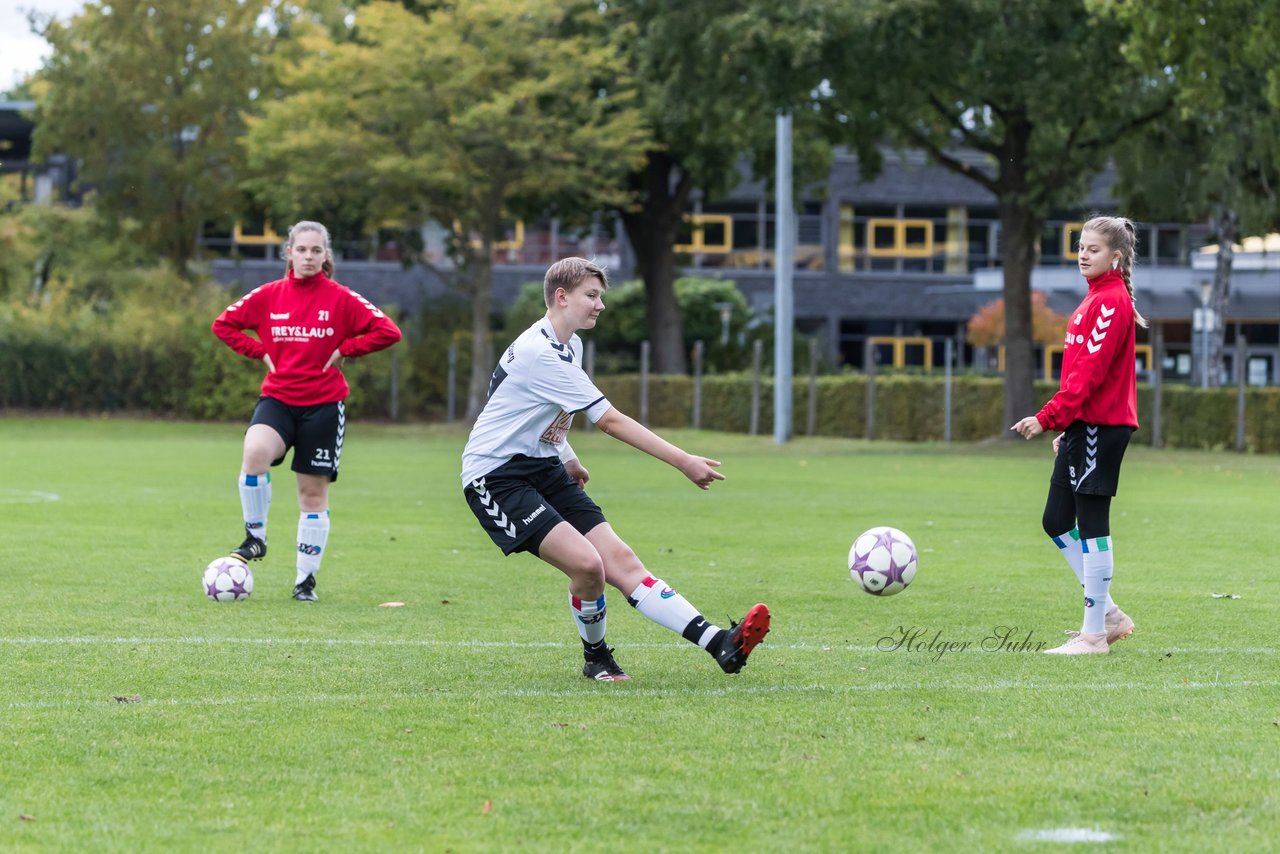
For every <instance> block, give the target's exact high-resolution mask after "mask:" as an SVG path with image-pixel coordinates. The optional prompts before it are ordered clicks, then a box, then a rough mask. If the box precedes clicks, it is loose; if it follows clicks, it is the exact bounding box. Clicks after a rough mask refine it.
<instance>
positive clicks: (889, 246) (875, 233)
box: [867, 219, 933, 258]
mask: <svg viewBox="0 0 1280 854" xmlns="http://www.w3.org/2000/svg"><path fill="white" fill-rule="evenodd" d="M867 232H868V239H867V253H868V254H869V255H871V256H872V257H873V258H875V257H886V256H892V257H897V258H928V257H930V256H931V255H933V222H932V220H927V219H872V220H868V221H867Z"/></svg>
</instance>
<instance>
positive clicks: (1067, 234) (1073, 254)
mask: <svg viewBox="0 0 1280 854" xmlns="http://www.w3.org/2000/svg"><path fill="white" fill-rule="evenodd" d="M1083 229H1084V223H1083V222H1064V223H1063V224H1062V257H1063V258H1066V259H1067V260H1069V261H1074V260H1076V259H1077V258H1079V257H1080V253H1079V252H1077V251H1076V246H1077V242H1078V241H1079V235H1080V232H1081V230H1083ZM1073 235H1074V236H1075V239H1074V240H1073V239H1072V236H1073Z"/></svg>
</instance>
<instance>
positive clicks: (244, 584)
mask: <svg viewBox="0 0 1280 854" xmlns="http://www.w3.org/2000/svg"><path fill="white" fill-rule="evenodd" d="M252 592H253V570H251V569H249V565H248V564H247V563H245V562H244V561H242V560H236V559H235V558H233V557H220V558H218V559H217V560H215V561H214V562H213V563H211V564H209V565H208V566H207V567H206V568H205V571H204V595H206V596H208V597H209V598H210V599H212V600H213V601H215V602H240V601H242V600H244V599H248V598H249V594H250V593H252Z"/></svg>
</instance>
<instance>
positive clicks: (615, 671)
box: [582, 646, 631, 682]
mask: <svg viewBox="0 0 1280 854" xmlns="http://www.w3.org/2000/svg"><path fill="white" fill-rule="evenodd" d="M586 657H587V660H586V662H585V663H584V664H583V665H582V675H583V676H585V677H587V678H588V679H594V680H596V681H597V682H630V681H631V677H630V676H628V675H627V674H625V673H623V672H622V668H621V667H619V666H618V662H616V661H614V660H613V650H612V649H610V648H609V647H607V646H601V647H600V650H599V651H598V652H592V653H586Z"/></svg>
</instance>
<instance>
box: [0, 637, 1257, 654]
mask: <svg viewBox="0 0 1280 854" xmlns="http://www.w3.org/2000/svg"><path fill="white" fill-rule="evenodd" d="M896 640H897V638H895V641H896ZM231 644H242V645H246V646H312V645H314V646H353V647H361V646H372V647H451V648H456V649H468V648H474V649H559V648H563V647H574V648H576V647H577V646H578V644H577V643H576V642H575V643H568V642H565V641H502V640H492V641H487V640H438V639H433V638H243V637H200V636H193V637H84V636H79V637H77V636H69V637H15V638H6V637H0V646H4V645H12V646H160V645H175V646H222V645H231ZM1129 644H1130V642H1128V641H1126V642H1125V646H1124V648H1125V649H1128V648H1129ZM626 648H627V649H681V648H687V649H690V650H691V649H692V647H686V646H685V645H684V644H682V643H680V642H678V641H675V640H673V641H671V642H668V643H628V644H626ZM764 648H765V649H786V650H794V651H796V652H884V653H896V654H902V655H912V654H914V655H923V656H928V655H930V654H936V653H937V652H938V651H939V650H938V649H932V648H930V647H929V646H928V645H927V644H925V643H917V644H915V645H914V646H913V647H912V648H909V649H908V648H906V647H898V648H889V647H888V646H878V645H858V644H818V643H789V644H775V643H769V642H767V641H766V642H765V645H764ZM942 651H943V652H944V653H945V654H946V655H955V654H957V653H966V652H967V653H974V652H978V653H991V654H998V653H1006V654H1007V653H1010V652H1033V651H1034V650H1011V649H983V648H982V645H981V644H978V643H973V642H970V643H968V644H966V645H965V646H964V647H963V648H956V647H949V648H947V649H945V650H942ZM1143 651H1144V652H1146V653H1149V654H1156V653H1181V654H1197V655H1231V654H1236V655H1275V654H1276V653H1277V652H1280V647H1273V646H1246V647H1229V646H1154V647H1149V648H1147V649H1145V650H1143Z"/></svg>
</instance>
